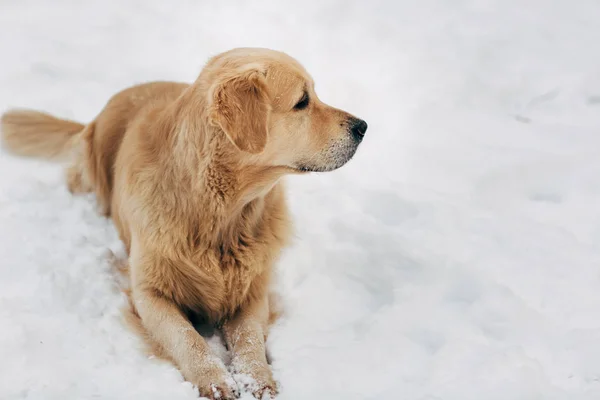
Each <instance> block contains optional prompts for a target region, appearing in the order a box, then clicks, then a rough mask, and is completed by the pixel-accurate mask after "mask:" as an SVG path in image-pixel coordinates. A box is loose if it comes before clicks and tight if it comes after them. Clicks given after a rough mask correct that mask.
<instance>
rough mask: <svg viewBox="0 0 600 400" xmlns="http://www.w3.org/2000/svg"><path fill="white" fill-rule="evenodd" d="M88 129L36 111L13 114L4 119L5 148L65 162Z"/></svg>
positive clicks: (0, 125)
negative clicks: (82, 132)
mask: <svg viewBox="0 0 600 400" xmlns="http://www.w3.org/2000/svg"><path fill="white" fill-rule="evenodd" d="M84 127H85V126H84V125H83V124H80V123H78V122H74V121H69V120H65V119H59V118H56V117H53V116H52V115H49V114H46V113H43V112H39V111H33V110H11V111H7V112H6V113H4V115H2V118H1V119H0V131H1V134H2V147H4V148H5V149H7V150H8V151H10V152H12V153H14V154H17V155H20V156H27V157H40V158H46V159H51V160H60V159H64V158H65V157H66V156H68V155H69V154H70V151H69V150H70V149H71V147H73V143H74V141H75V139H76V137H77V134H78V133H79V132H81V131H82V130H83V128H84Z"/></svg>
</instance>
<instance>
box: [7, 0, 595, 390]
mask: <svg viewBox="0 0 600 400" xmlns="http://www.w3.org/2000/svg"><path fill="white" fill-rule="evenodd" d="M599 19H600V5H599V4H598V2H597V1H595V0H579V1H577V2H572V1H571V2H569V1H566V0H564V1H561V0H554V1H547V0H527V1H524V0H460V1H458V0H457V1H446V0H424V1H421V2H414V1H408V0H399V1H392V0H389V1H384V0H373V1H371V2H361V1H355V2H350V1H342V0H320V1H318V2H317V1H314V2H298V1H295V2H288V1H273V2H264V1H254V2H242V1H237V2H197V1H191V0H190V1H184V0H182V1H179V2H166V1H163V2H161V1H156V0H155V1H149V0H144V1H142V0H135V1H127V2H125V1H117V0H103V1H94V2H91V1H87V2H78V1H75V0H55V1H52V2H45V1H41V0H21V1H18V2H16V1H13V2H6V1H5V2H2V4H1V5H0V37H1V39H0V54H2V62H1V63H0V88H1V90H0V109H2V110H3V109H6V108H8V107H11V106H27V107H32V108H38V109H42V110H45V111H48V112H52V113H56V114H58V115H61V116H63V117H70V118H74V119H77V120H81V121H88V120H90V119H92V118H93V117H94V116H95V114H96V113H97V112H98V111H99V110H100V108H101V107H103V105H104V104H105V102H106V100H107V99H108V97H109V96H110V95H112V94H113V93H114V92H116V91H118V90H120V89H122V88H124V87H127V86H129V85H132V84H134V83H138V82H142V81H146V80H157V79H161V80H165V79H169V80H183V81H191V80H193V79H194V78H195V77H196V75H197V74H198V73H199V71H200V68H201V66H202V64H203V63H204V61H205V60H206V59H207V58H208V57H209V56H211V55H214V54H216V53H219V52H221V51H224V50H227V49H230V48H232V47H238V46H261V47H270V48H275V49H279V50H284V51H286V52H288V53H289V54H291V55H292V56H294V57H296V58H297V59H299V60H300V61H301V62H302V63H303V64H304V65H305V66H306V68H307V69H308V71H309V72H311V73H312V75H313V76H314V78H315V81H316V83H317V91H318V93H319V94H320V97H321V98H322V99H323V100H324V101H325V102H328V103H330V104H332V105H335V106H337V107H339V108H342V109H345V110H348V111H350V112H353V113H355V114H357V115H359V116H360V117H362V118H364V119H365V120H366V121H367V122H368V123H369V131H368V132H367V136H366V138H365V141H364V142H363V144H362V145H361V148H360V149H359V151H358V153H357V155H356V157H355V159H354V160H353V161H352V162H350V163H349V164H348V165H347V166H345V167H344V168H342V169H340V170H339V171H336V172H332V173H327V174H318V175H311V176H305V177H294V178H291V179H289V186H290V196H289V197H290V203H291V207H292V211H293V213H294V216H295V220H296V222H297V229H296V240H295V243H294V245H293V246H292V247H291V248H290V249H289V250H288V251H287V252H286V253H285V255H284V257H283V258H282V260H281V262H280V263H279V267H280V274H279V279H278V284H277V287H278V289H279V291H280V292H281V293H282V296H283V300H284V303H285V305H286V315H285V317H284V318H283V319H282V320H281V321H280V322H279V323H278V324H277V326H275V327H274V329H273V331H272V334H271V336H270V338H269V343H268V346H269V352H270V355H271V357H272V359H273V368H274V371H275V375H276V377H277V379H278V380H279V382H280V384H281V394H280V396H279V398H280V399H282V400H295V399H336V400H337V399H340V400H352V399H365V400H368V399H381V398H389V399H407V400H413V399H414V400H471V399H472V400H481V399H486V400H495V399H498V400H507V399H508V400H530V399H531V400H533V399H544V400H557V399H560V400H566V399H569V400H582V399H585V400H592V399H598V398H600V340H599V338H600V268H599V267H600V247H599V246H598V243H600V158H599V157H598V151H599V150H598V149H599V148H600V147H599V146H600V136H599V129H600V53H598V51H597V48H598V43H599V42H600V25H599V24H598V20H599ZM0 171H2V172H1V173H0V221H1V227H0V243H1V245H0V398H1V399H7V400H13V399H49V400H50V399H93V398H104V399H133V398H135V399H152V400H153V399H195V398H197V392H196V391H195V390H194V388H193V387H192V386H191V385H190V384H188V383H185V382H184V381H183V379H182V378H181V375H180V374H179V373H178V372H177V370H176V369H175V368H173V367H172V366H171V365H169V364H166V363H161V362H158V361H156V360H152V359H148V358H147V357H146V356H144V354H143V353H142V352H141V351H140V350H139V346H138V345H139V341H138V340H137V338H136V337H135V336H134V335H133V334H132V333H131V332H130V331H128V330H127V329H126V328H125V326H124V325H123V323H122V321H121V320H120V311H119V307H121V306H122V305H123V304H124V299H123V296H122V294H121V293H120V292H119V290H118V289H117V286H116V284H115V277H114V271H113V270H112V269H111V263H110V258H109V256H108V255H109V254H110V252H111V251H112V252H115V253H117V254H119V253H120V252H121V251H122V249H121V245H120V243H119V241H118V238H117V235H116V233H115V231H114V229H113V227H112V225H111V223H110V221H108V220H105V219H103V218H101V217H100V216H98V215H97V214H96V211H95V204H94V200H93V197H91V196H87V197H86V196H84V197H72V196H71V195H70V194H68V192H67V190H66V187H65V184H64V180H63V176H62V172H61V168H60V166H57V165H52V164H48V163H45V162H41V161H35V160H22V159H17V158H14V157H12V156H9V155H7V154H5V153H3V154H0ZM211 345H212V346H214V347H215V350H216V351H220V352H221V353H222V349H221V350H219V346H220V345H219V343H218V342H217V343H215V341H214V340H213V341H211ZM221 356H222V357H225V358H226V357H227V355H226V354H221ZM243 398H244V399H251V395H250V394H248V393H245V394H243Z"/></svg>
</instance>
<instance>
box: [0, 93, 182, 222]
mask: <svg viewBox="0 0 600 400" xmlns="http://www.w3.org/2000/svg"><path fill="white" fill-rule="evenodd" d="M187 86H188V85H187V84H183V83H175V82H151V83H145V84H141V85H137V86H133V87H130V88H128V89H125V90H123V91H121V92H119V93H117V94H116V95H114V96H113V97H112V98H111V99H110V100H109V101H108V103H107V104H106V106H105V107H104V109H103V110H102V111H101V112H100V113H99V114H98V116H97V117H96V119H95V120H94V121H92V122H91V123H89V124H88V125H83V124H81V123H78V122H74V121H69V120H65V119H60V118H56V117H54V116H52V115H49V114H46V113H42V112H39V111H34V110H11V111H8V112H6V113H5V114H3V115H2V119H1V131H2V142H3V147H4V148H6V149H7V150H9V151H11V152H12V153H14V154H17V155H21V156H26V157H39V158H46V159H51V160H63V159H72V161H73V164H72V166H71V167H70V168H69V170H68V172H67V180H68V185H69V189H70V190H71V191H72V192H78V193H81V192H91V191H94V192H95V193H96V196H97V201H98V204H99V206H100V209H101V212H102V213H103V214H105V215H106V216H108V215H110V204H111V197H112V188H113V175H114V163H115V160H116V156H117V153H118V151H119V148H120V146H121V142H122V140H123V137H124V135H125V133H126V132H127V128H128V126H129V124H130V123H131V122H132V121H133V120H134V119H135V118H136V117H137V116H138V115H140V114H141V113H142V112H143V110H144V109H145V108H147V107H150V106H153V107H155V106H156V105H157V104H160V103H161V102H165V103H166V102H170V101H172V100H174V99H175V98H177V97H178V96H179V95H180V94H181V93H182V92H183V90H184V89H185V88H186V87H187Z"/></svg>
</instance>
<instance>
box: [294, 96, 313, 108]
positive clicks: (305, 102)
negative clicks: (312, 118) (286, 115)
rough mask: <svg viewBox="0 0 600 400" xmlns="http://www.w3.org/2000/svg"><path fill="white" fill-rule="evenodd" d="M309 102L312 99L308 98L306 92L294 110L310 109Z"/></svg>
mask: <svg viewBox="0 0 600 400" xmlns="http://www.w3.org/2000/svg"><path fill="white" fill-rule="evenodd" d="M309 101H310V99H309V97H308V93H307V92H304V94H303V95H302V98H301V99H300V101H299V102H298V103H296V105H295V106H294V110H304V109H305V108H306V107H308V103H309Z"/></svg>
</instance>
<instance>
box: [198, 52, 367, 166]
mask: <svg viewBox="0 0 600 400" xmlns="http://www.w3.org/2000/svg"><path fill="white" fill-rule="evenodd" d="M199 82H200V84H201V85H202V86H203V87H205V88H206V92H205V93H207V96H208V99H207V104H208V111H209V119H210V122H211V123H212V124H213V125H215V126H217V127H218V128H220V129H221V130H222V131H223V132H224V133H225V135H226V136H227V138H228V139H229V140H230V141H231V143H233V145H234V146H235V147H236V148H237V151H239V152H240V155H241V156H242V157H244V158H245V159H246V160H247V161H248V162H251V163H253V164H260V165H268V166H284V167H288V168H292V169H294V170H297V171H331V170H334V169H336V168H339V167H341V166H342V165H344V164H345V163H346V162H347V161H348V160H350V159H351V158H352V156H353V155H354V153H355V152H356V149H357V147H358V145H359V144H360V142H361V141H362V139H363V137H364V135H365V132H366V130H367V123H366V122H365V121H363V120H361V119H358V118H356V117H354V116H352V115H350V114H348V113H347V112H344V111H341V110H338V109H336V108H333V107H331V106H328V105H327V104H325V103H323V102H321V101H320V100H319V98H318V97H317V95H316V93H315V89H314V82H313V80H312V78H311V77H310V75H308V73H307V72H306V71H305V70H304V68H303V67H302V66H301V65H300V64H299V63H298V62H297V61H296V60H294V59H293V58H291V57H290V56H288V55H286V54H284V53H280V52H277V51H273V50H267V49H253V48H242V49H234V50H231V51H229V52H226V53H223V54H220V55H218V56H216V57H214V58H212V59H211V60H210V61H209V62H208V63H207V65H206V67H205V68H204V70H203V71H202V73H201V74H200V77H199Z"/></svg>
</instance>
